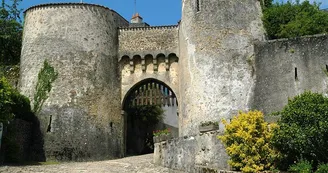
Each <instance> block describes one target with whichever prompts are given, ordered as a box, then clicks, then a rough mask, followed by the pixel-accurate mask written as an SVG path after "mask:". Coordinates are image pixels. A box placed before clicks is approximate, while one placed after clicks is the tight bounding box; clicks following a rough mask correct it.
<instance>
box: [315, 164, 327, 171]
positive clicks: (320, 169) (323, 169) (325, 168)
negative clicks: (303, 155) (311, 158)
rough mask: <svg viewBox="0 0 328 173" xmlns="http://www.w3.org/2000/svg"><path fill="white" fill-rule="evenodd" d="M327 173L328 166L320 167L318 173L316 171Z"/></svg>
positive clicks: (322, 165)
mask: <svg viewBox="0 0 328 173" xmlns="http://www.w3.org/2000/svg"><path fill="white" fill-rule="evenodd" d="M327 172H328V164H321V165H319V166H318V169H317V171H315V173H327Z"/></svg>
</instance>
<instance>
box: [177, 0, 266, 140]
mask: <svg viewBox="0 0 328 173" xmlns="http://www.w3.org/2000/svg"><path fill="white" fill-rule="evenodd" d="M182 3H183V4H182V6H183V9H182V20H181V23H180V28H179V37H180V38H179V40H180V42H179V44H180V52H179V56H180V59H179V73H180V74H179V75H180V81H179V85H180V96H181V98H180V100H181V101H180V104H179V112H180V115H179V117H180V121H179V122H180V128H179V130H180V135H181V136H182V135H191V134H196V133H198V126H199V124H200V123H201V122H202V121H220V120H221V119H222V118H226V119H230V117H231V116H232V115H234V114H236V113H237V112H238V111H239V110H248V109H249V106H250V104H251V102H252V99H253V97H252V93H253V92H252V91H253V88H254V79H255V76H254V70H255V69H254V67H253V60H254V48H253V42H254V41H256V40H262V39H263V38H264V29H263V25H262V21H261V15H262V11H261V7H260V1H258V0H247V1H245V0H233V1H231V0H183V1H182ZM220 128H222V125H221V126H220Z"/></svg>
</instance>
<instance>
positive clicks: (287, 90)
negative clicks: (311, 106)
mask: <svg viewBox="0 0 328 173" xmlns="http://www.w3.org/2000/svg"><path fill="white" fill-rule="evenodd" d="M327 45H328V35H315V36H305V37H301V38H292V39H279V40H271V41H266V42H258V43H257V44H255V66H254V67H255V74H256V83H255V90H254V98H255V99H254V102H253V106H252V108H253V109H258V110H261V111H263V112H264V113H272V112H275V111H279V110H281V109H282V108H283V107H284V106H285V105H286V104H287V102H288V98H293V97H294V96H296V95H299V94H301V93H303V92H304V91H312V92H319V93H323V94H325V95H327V94H328V93H327V92H328V84H327V83H328V58H327V54H328V47H327ZM296 73H297V74H296Z"/></svg>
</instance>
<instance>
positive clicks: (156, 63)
mask: <svg viewBox="0 0 328 173" xmlns="http://www.w3.org/2000/svg"><path fill="white" fill-rule="evenodd" d="M119 63H120V72H121V77H122V78H121V81H122V86H121V89H122V90H121V96H122V97H121V100H122V110H123V111H122V112H123V114H124V143H125V147H126V148H125V153H126V154H127V155H135V154H145V153H149V152H152V151H153V141H152V139H153V138H152V132H153V131H154V130H163V129H166V128H169V129H170V130H171V133H172V135H173V136H178V127H179V124H178V119H179V118H178V101H177V98H178V95H177V94H178V92H177V91H178V57H177V56H176V54H174V53H169V54H164V53H158V54H154V55H153V54H145V55H139V54H137V55H133V56H132V55H130V56H127V55H124V56H122V57H121V58H120V61H119ZM160 111H163V112H164V113H163V116H162V118H160V117H157V115H158V114H159V113H160ZM156 117H157V118H158V119H160V120H159V122H157V120H156Z"/></svg>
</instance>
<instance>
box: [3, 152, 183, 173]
mask: <svg viewBox="0 0 328 173" xmlns="http://www.w3.org/2000/svg"><path fill="white" fill-rule="evenodd" d="M0 172H4V173H5V172H6V173H25V172H26V173H32V172H33V173H43V172H50V173H64V172H65V173H66V172H67V173H85V172H92V173H93V172H94V173H103V172H104V173H105V172H106V173H136V172H137V173H182V172H179V171H173V170H170V169H168V168H164V167H160V166H155V165H154V164H153V154H147V155H142V156H134V157H126V158H123V159H117V160H107V161H97V162H73V163H61V164H56V165H42V166H2V167H0Z"/></svg>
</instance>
